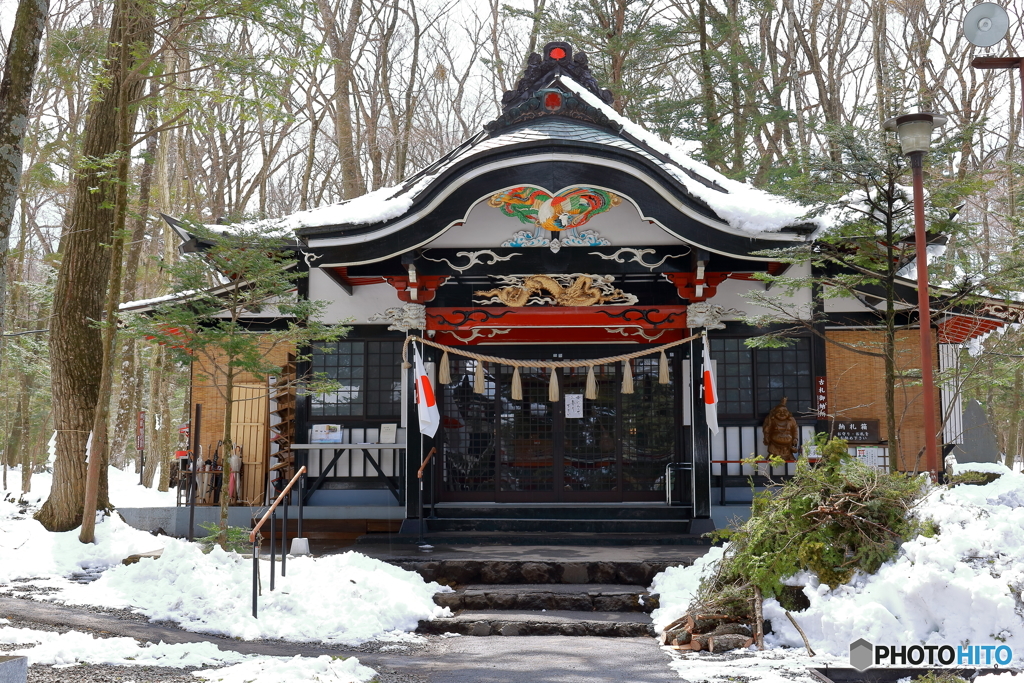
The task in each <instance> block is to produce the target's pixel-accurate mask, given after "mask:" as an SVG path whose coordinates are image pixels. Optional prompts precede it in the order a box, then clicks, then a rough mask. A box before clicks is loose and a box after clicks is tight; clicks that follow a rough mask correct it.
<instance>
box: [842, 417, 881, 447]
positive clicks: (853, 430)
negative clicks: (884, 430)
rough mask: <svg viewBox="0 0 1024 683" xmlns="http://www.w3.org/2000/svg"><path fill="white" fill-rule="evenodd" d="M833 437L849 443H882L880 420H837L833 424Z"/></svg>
mask: <svg viewBox="0 0 1024 683" xmlns="http://www.w3.org/2000/svg"><path fill="white" fill-rule="evenodd" d="M832 436H834V437H836V438H837V439H843V440H844V441H847V442H849V443H880V442H881V441H880V439H879V438H878V420H837V421H835V422H834V423H832Z"/></svg>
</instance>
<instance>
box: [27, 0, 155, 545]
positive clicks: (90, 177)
mask: <svg viewBox="0 0 1024 683" xmlns="http://www.w3.org/2000/svg"><path fill="white" fill-rule="evenodd" d="M133 10H134V11H133ZM129 13H131V14H135V15H136V18H134V20H132V19H131V18H129V17H130V16H131V14H129ZM144 16H145V15H144V14H143V12H142V11H141V9H140V8H138V7H136V6H134V5H129V0H118V3H117V5H116V7H115V11H114V17H113V20H112V22H111V27H110V34H109V35H110V37H109V40H108V47H107V63H108V64H109V67H108V69H109V71H108V73H109V78H108V79H107V80H105V81H102V82H103V84H104V85H103V87H102V89H101V90H100V93H99V95H98V97H97V98H96V99H94V100H93V102H92V103H91V104H90V105H89V114H88V116H87V118H86V125H85V130H84V134H83V142H82V155H81V158H80V159H79V161H78V165H77V168H76V171H75V176H74V181H73V187H74V189H73V199H72V202H71V207H70V210H69V212H68V215H67V218H66V221H65V228H64V232H63V234H62V236H61V265H60V271H59V273H58V276H57V284H56V287H55V289H54V301H55V302H56V304H55V306H54V311H53V316H52V318H51V323H50V359H51V363H52V386H53V404H54V423H55V427H56V429H57V458H56V461H55V462H54V472H53V488H52V489H51V490H50V497H49V498H48V499H47V500H46V502H45V503H44V504H43V507H42V508H41V509H40V510H39V512H38V513H37V514H36V519H38V520H39V521H40V523H42V525H43V526H44V527H46V529H48V530H50V531H69V530H71V529H74V528H75V527H76V526H78V524H79V523H80V521H81V519H82V511H83V500H84V494H85V477H86V467H85V460H84V457H85V451H86V442H87V440H88V437H89V433H90V430H91V429H92V427H93V418H94V416H95V412H96V407H97V400H98V399H99V394H100V382H101V376H102V370H103V359H102V357H101V356H100V355H99V354H97V353H96V349H97V348H102V341H101V338H100V337H101V335H100V330H99V329H97V327H96V326H95V321H97V320H99V319H100V317H101V315H102V313H103V302H104V298H105V297H104V295H105V293H106V290H107V284H108V280H109V277H110V256H111V255H110V253H109V251H108V247H107V246H106V245H107V244H109V243H110V241H111V236H112V233H113V228H114V225H115V222H116V213H117V212H116V211H115V205H116V204H117V201H118V193H119V190H118V188H119V185H120V184H121V183H119V181H118V171H119V169H118V168H110V159H111V158H112V157H113V156H114V155H116V154H117V153H118V152H119V151H124V149H123V147H122V146H121V145H120V135H121V132H122V129H123V126H121V125H119V121H118V119H119V113H118V109H119V105H120V104H121V103H128V102H133V101H135V100H136V99H137V98H138V97H139V95H140V94H141V91H142V85H143V81H142V79H141V78H138V77H137V75H135V74H133V70H134V69H136V68H138V64H137V60H136V56H137V55H136V51H137V49H138V48H139V46H140V45H141V46H142V51H144V52H145V53H146V54H148V52H149V50H150V49H151V47H152V42H153V30H154V29H153V22H152V20H151V19H149V20H140V19H142V18H143V17H144ZM122 46H131V48H132V49H131V50H129V49H122ZM122 90H125V92H124V93H122ZM126 113H127V112H126ZM129 130H130V128H129ZM122 207H123V204H122ZM118 284H119V283H118ZM98 464H99V463H97V465H98ZM101 474H102V473H101ZM97 504H103V505H104V506H106V504H107V501H105V500H102V501H97Z"/></svg>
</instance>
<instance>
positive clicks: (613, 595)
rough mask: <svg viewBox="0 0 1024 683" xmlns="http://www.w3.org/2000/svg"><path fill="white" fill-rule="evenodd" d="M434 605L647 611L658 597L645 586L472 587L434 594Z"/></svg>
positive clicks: (544, 585) (479, 608)
mask: <svg viewBox="0 0 1024 683" xmlns="http://www.w3.org/2000/svg"><path fill="white" fill-rule="evenodd" d="M434 602H435V603H437V604H438V605H440V606H441V607H449V608H451V610H452V611H453V612H457V611H460V610H484V611H494V610H533V611H539V610H565V611H575V612H651V611H652V610H654V609H655V608H656V607H657V606H658V596H657V595H653V596H652V595H650V594H649V593H648V592H647V588H646V587H645V586H629V585H621V584H593V583H590V584H550V583H545V584H516V585H508V584H475V585H470V586H465V587H462V588H460V589H459V590H457V591H455V592H454V593H438V594H436V595H435V596H434Z"/></svg>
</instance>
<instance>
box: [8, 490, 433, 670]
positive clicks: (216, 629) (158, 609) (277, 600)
mask: <svg viewBox="0 0 1024 683" xmlns="http://www.w3.org/2000/svg"><path fill="white" fill-rule="evenodd" d="M14 474H15V475H16V476H14V477H10V476H9V479H8V483H9V484H11V483H12V480H13V482H14V483H15V484H16V485H17V484H19V483H20V475H19V474H18V473H14ZM112 474H113V472H112ZM9 475H11V473H9ZM121 475H123V476H121ZM134 477H135V475H133V474H130V473H123V472H122V473H120V475H118V476H112V477H111V486H110V497H111V499H112V500H114V501H118V500H128V501H131V500H132V496H133V495H139V496H141V495H144V494H145V495H148V494H151V493H152V492H150V491H149V490H148V489H141V487H138V486H137V484H135V482H134V481H129V480H130V479H132V478H134ZM32 483H33V488H34V489H35V490H34V491H33V494H32V497H33V499H34V500H35V501H36V502H38V501H39V500H42V499H43V498H45V494H46V493H47V492H48V486H46V487H45V488H46V489H47V491H44V490H43V489H44V487H43V486H42V484H43V483H48V477H44V476H42V475H34V476H33V479H32ZM37 484H38V485H39V486H38V487H37ZM134 489H141V491H142V492H141V493H140V492H137V491H134ZM19 492H20V489H19ZM172 495H173V494H172ZM12 499H14V500H12ZM15 500H16V496H10V495H6V494H5V496H4V500H2V501H0V557H2V558H3V561H0V593H9V592H10V591H11V589H12V587H13V582H14V581H15V580H17V585H18V586H19V587H23V588H38V589H54V590H52V592H47V593H36V594H34V595H33V596H32V597H34V598H36V599H40V600H53V601H55V602H63V603H66V604H76V605H98V606H103V607H113V608H134V609H135V611H137V612H139V613H141V614H144V615H146V616H148V617H150V618H151V619H153V620H166V621H172V622H175V623H177V624H179V625H180V626H181V627H182V628H185V629H187V630H190V631H195V632H199V633H212V634H221V635H226V636H230V637H236V638H245V639H258V638H273V639H281V640H290V641H298V642H312V641H322V642H329V643H340V644H345V645H357V644H359V643H363V642H366V641H368V640H372V639H377V640H387V641H392V642H420V641H421V640H422V638H421V637H420V636H415V635H412V634H410V633H407V631H412V630H413V629H415V628H416V626H417V625H418V622H419V621H420V620H421V619H433V618H435V617H440V616H449V615H450V614H451V612H450V610H448V609H447V608H442V607H438V606H437V605H435V604H434V601H433V596H434V594H435V593H437V592H446V591H450V590H451V589H449V588H446V587H443V586H440V585H438V584H436V583H427V582H425V581H424V580H423V579H422V578H421V577H420V576H419V574H416V573H414V572H409V571H406V570H404V569H400V568H398V567H395V566H393V565H390V564H387V563H385V562H381V561H380V560H376V559H372V558H369V557H366V556H364V555H361V554H359V553H354V552H348V553H344V554H341V555H329V556H325V557H317V558H313V557H296V558H293V559H291V560H290V561H289V562H288V575H287V577H279V578H278V580H277V586H276V588H277V590H275V591H273V592H271V591H270V590H268V588H267V577H269V575H270V565H269V562H266V561H261V562H260V572H261V576H262V577H263V582H264V583H263V595H262V596H261V597H260V598H259V603H258V605H259V619H254V618H253V617H252V614H251V609H252V608H251V604H252V603H251V600H252V592H251V591H252V561H251V560H246V559H244V558H242V557H241V556H239V555H237V554H235V553H225V552H223V551H222V550H220V549H219V548H215V549H214V550H213V551H212V552H211V553H209V554H203V552H202V551H201V550H200V548H199V546H198V545H195V544H191V543H188V542H185V541H182V540H179V539H174V538H169V537H166V536H158V537H154V536H153V535H151V534H149V533H148V532H145V531H140V530H138V529H134V528H132V527H130V526H128V525H127V524H126V523H124V522H123V521H121V519H120V518H119V517H117V516H116V515H115V516H114V517H108V518H105V519H103V520H102V521H101V522H100V523H99V524H97V525H96V543H93V544H82V543H80V542H79V540H78V533H79V532H78V530H73V531H68V532H64V533H50V532H47V531H46V530H45V529H44V528H43V527H42V525H41V524H39V522H37V521H35V520H34V519H32V516H31V515H32V513H33V512H34V510H33V509H32V508H28V509H26V505H25V504H24V503H20V502H14V501H15ZM23 510H24V512H23ZM157 548H163V555H162V557H160V558H159V559H144V560H142V561H141V562H138V563H136V564H133V565H129V566H124V565H122V564H121V560H122V559H124V558H125V557H127V556H129V555H132V554H136V553H142V552H148V551H152V550H155V549H157ZM82 572H88V573H91V574H97V573H101V572H102V576H100V578H99V579H98V580H96V581H93V582H91V583H85V584H82V583H77V582H75V581H73V580H72V578H73V575H75V574H81V573H82ZM325 680H333V679H325Z"/></svg>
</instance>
